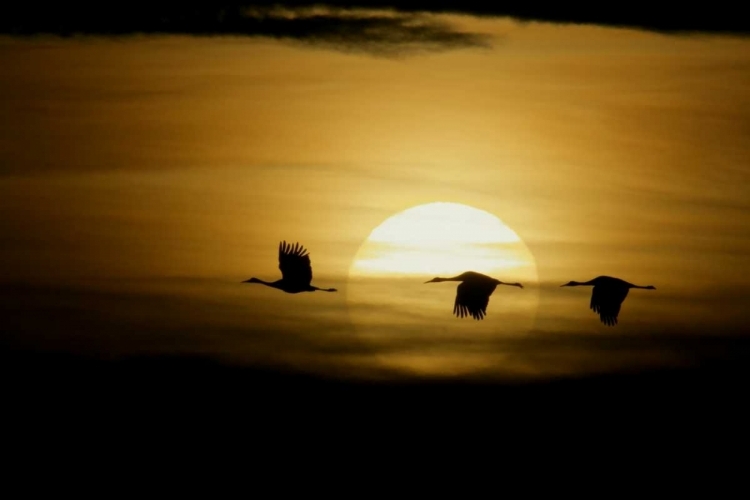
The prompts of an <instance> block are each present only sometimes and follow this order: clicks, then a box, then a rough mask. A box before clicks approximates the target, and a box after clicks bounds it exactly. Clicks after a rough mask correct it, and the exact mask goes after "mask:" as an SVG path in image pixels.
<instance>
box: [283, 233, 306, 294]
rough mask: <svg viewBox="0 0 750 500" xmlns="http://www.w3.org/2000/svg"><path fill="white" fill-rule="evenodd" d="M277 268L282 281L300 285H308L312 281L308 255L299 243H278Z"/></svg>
mask: <svg viewBox="0 0 750 500" xmlns="http://www.w3.org/2000/svg"><path fill="white" fill-rule="evenodd" d="M279 270H280V271H281V276H282V278H283V279H284V281H289V282H290V283H298V284H300V285H309V284H310V282H311V281H312V266H311V265H310V255H309V254H308V253H307V250H305V248H304V247H303V246H302V245H300V244H299V243H295V244H294V245H292V244H290V243H287V242H286V241H282V242H281V243H279Z"/></svg>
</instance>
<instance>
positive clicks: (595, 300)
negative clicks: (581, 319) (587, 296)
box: [591, 285, 628, 326]
mask: <svg viewBox="0 0 750 500" xmlns="http://www.w3.org/2000/svg"><path fill="white" fill-rule="evenodd" d="M627 296H628V288H627V287H616V288H602V287H601V286H599V285H597V286H594V290H593V291H592V293H591V310H592V311H594V312H595V313H597V314H598V315H599V319H600V320H601V321H602V323H604V324H605V325H609V326H614V325H616V324H617V316H618V315H619V314H620V306H621V305H622V301H624V300H625V297H627Z"/></svg>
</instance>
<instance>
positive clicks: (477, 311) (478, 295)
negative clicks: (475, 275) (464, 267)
mask: <svg viewBox="0 0 750 500" xmlns="http://www.w3.org/2000/svg"><path fill="white" fill-rule="evenodd" d="M495 286H496V285H495V284H494V283H492V284H484V283H469V282H467V281H464V282H463V283H461V284H460V285H458V288H457V290H456V302H455V304H454V305H453V314H455V315H456V316H458V317H459V318H463V317H465V316H469V315H470V316H472V317H473V318H474V319H477V320H479V319H482V318H484V317H485V316H486V315H487V304H489V302H490V295H491V294H492V292H493V291H494V290H495Z"/></svg>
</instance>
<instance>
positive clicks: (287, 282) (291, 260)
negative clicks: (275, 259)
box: [243, 241, 337, 293]
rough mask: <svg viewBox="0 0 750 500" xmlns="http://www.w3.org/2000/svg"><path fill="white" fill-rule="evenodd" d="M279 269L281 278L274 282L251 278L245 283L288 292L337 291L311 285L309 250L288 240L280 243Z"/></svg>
mask: <svg viewBox="0 0 750 500" xmlns="http://www.w3.org/2000/svg"><path fill="white" fill-rule="evenodd" d="M279 269H280V270H281V279H280V280H276V281H274V282H268V281H263V280H259V279H258V278H250V279H249V280H245V281H243V283H261V284H263V285H266V286H270V287H273V288H278V289H279V290H283V291H284V292H286V293H300V292H314V291H315V290H320V291H322V292H335V291H337V290H336V289H335V288H318V287H317V286H312V285H310V282H311V281H312V266H311V265H310V254H309V253H307V250H305V248H304V247H303V246H302V245H300V244H299V243H295V244H294V245H291V244H289V243H287V242H286V241H282V242H281V243H279Z"/></svg>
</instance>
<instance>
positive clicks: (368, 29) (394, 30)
mask: <svg viewBox="0 0 750 500" xmlns="http://www.w3.org/2000/svg"><path fill="white" fill-rule="evenodd" d="M112 12H116V14H114V15H113V14H110V12H109V11H106V12H104V11H99V10H96V9H88V8H76V7H75V6H69V5H67V4H66V5H65V7H64V8H62V9H60V10H59V11H58V10H57V9H52V10H51V11H50V10H47V9H41V12H40V11H39V10H34V11H33V12H32V11H27V10H24V9H23V8H18V7H16V8H14V10H13V11H11V14H10V15H9V16H7V17H4V20H3V22H2V23H0V32H3V33H7V34H13V35H33V34H55V35H63V36H70V35H77V34H82V35H113V36H118V35H128V34H136V33H152V34H157V33H159V34H190V35H203V36H209V35H210V36H213V35H233V36H247V37H266V38H274V39H280V40H287V41H294V42H300V43H304V44H309V45H314V46H321V47H326V48H330V49H335V50H342V51H346V52H365V53H369V54H372V55H377V56H386V57H396V56H402V55H405V54H410V53H414V52H423V51H427V52H434V51H443V50H451V49H459V48H477V47H489V46H490V43H489V37H488V36H486V35H484V34H481V33H472V32H465V31H461V30H460V29H458V28H457V27H456V26H454V25H452V24H450V23H448V22H446V21H444V20H439V19H436V18H435V16H429V15H425V14H422V13H404V12H395V11H392V10H379V11H369V10H355V11H351V10H342V9H336V8H333V9H332V8H315V9H310V8H280V7H264V6H255V5H252V4H250V5H239V4H237V5H234V4H232V5H213V4H211V5H202V6H198V7H196V8H195V9H192V10H191V9H190V8H188V7H186V6H184V5H172V4H171V3H167V4H160V3H159V2H156V3H155V4H149V5H148V6H147V8H145V9H140V8H139V6H138V5H136V6H130V7H129V8H126V9H124V11H121V10H119V9H117V10H114V11H112Z"/></svg>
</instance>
